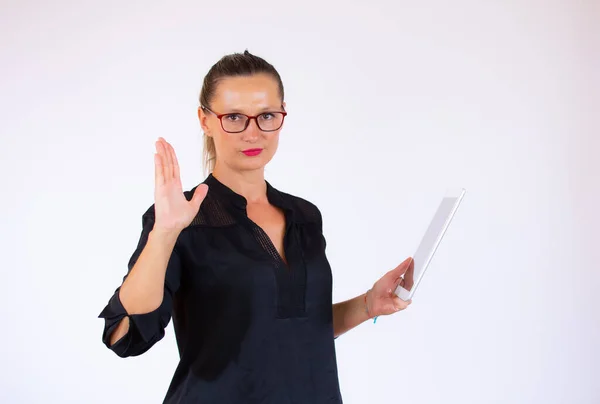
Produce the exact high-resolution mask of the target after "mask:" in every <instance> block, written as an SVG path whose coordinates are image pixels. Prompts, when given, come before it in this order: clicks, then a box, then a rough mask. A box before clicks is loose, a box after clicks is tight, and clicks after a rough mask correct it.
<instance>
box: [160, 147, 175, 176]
mask: <svg viewBox="0 0 600 404" xmlns="http://www.w3.org/2000/svg"><path fill="white" fill-rule="evenodd" d="M161 143H162V147H163V150H164V154H165V179H166V180H167V181H170V180H172V179H173V159H172V157H171V152H170V151H169V147H170V145H169V143H168V142H167V141H166V140H165V139H162V142H161Z"/></svg>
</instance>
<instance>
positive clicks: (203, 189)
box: [192, 184, 208, 209]
mask: <svg viewBox="0 0 600 404" xmlns="http://www.w3.org/2000/svg"><path fill="white" fill-rule="evenodd" d="M207 193H208V185H206V184H200V185H198V186H197V187H196V189H195V190H194V196H192V205H193V206H194V208H196V209H200V205H201V204H202V201H204V198H206V194H207Z"/></svg>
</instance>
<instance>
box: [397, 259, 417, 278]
mask: <svg viewBox="0 0 600 404" xmlns="http://www.w3.org/2000/svg"><path fill="white" fill-rule="evenodd" d="M411 265H413V259H412V257H408V258H407V259H405V260H404V261H402V263H401V264H400V265H398V266H397V267H396V269H394V275H396V276H397V277H400V276H402V275H404V274H405V273H406V270H407V269H408V268H410V266H411Z"/></svg>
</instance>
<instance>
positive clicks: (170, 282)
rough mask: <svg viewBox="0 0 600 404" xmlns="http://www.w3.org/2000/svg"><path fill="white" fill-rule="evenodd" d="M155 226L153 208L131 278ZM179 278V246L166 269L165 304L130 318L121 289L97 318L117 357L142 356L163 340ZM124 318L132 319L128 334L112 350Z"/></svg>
mask: <svg viewBox="0 0 600 404" xmlns="http://www.w3.org/2000/svg"><path fill="white" fill-rule="evenodd" d="M153 226H154V206H152V207H150V209H148V211H146V213H144V215H143V216H142V233H141V236H140V238H139V242H138V245H137V248H136V249H135V251H134V252H133V254H132V256H131V258H130V260H129V264H128V271H127V273H128V274H129V272H130V271H131V269H132V268H133V266H134V264H135V263H136V261H137V259H138V258H139V256H140V254H141V252H142V250H143V249H144V247H145V245H146V243H147V241H148V235H149V233H150V231H151V230H152V228H153ZM126 278H127V275H125V277H124V278H123V281H125V279H126ZM180 278H181V259H180V257H179V254H178V252H177V246H176V247H175V248H174V249H173V253H172V254H171V257H170V259H169V263H168V266H167V272H166V277H165V286H164V296H163V301H162V303H161V305H160V306H159V307H158V308H157V309H156V310H154V311H152V312H149V313H144V314H128V313H127V311H126V310H125V308H124V307H123V304H122V303H121V300H120V298H119V291H120V289H121V287H120V286H119V287H118V288H117V289H116V290H115V292H114V294H113V295H112V297H111V298H110V300H109V301H108V304H107V305H106V307H105V308H104V309H103V310H102V312H101V313H100V315H99V316H98V317H99V318H103V319H104V330H103V332H102V342H103V343H104V344H105V345H106V346H107V347H108V348H109V349H111V350H112V351H114V352H115V353H116V354H117V355H118V356H120V357H128V356H137V355H141V354H143V353H144V352H146V351H147V350H148V349H150V348H151V347H152V346H153V345H154V344H155V343H156V342H158V341H160V340H161V339H162V338H163V337H164V335H165V328H166V327H167V325H168V324H169V321H170V320H171V314H172V309H173V296H174V294H175V292H177V290H178V289H179V284H180ZM124 317H129V330H128V331H127V334H125V335H124V336H123V337H122V338H121V339H119V340H118V341H117V342H115V343H114V344H113V345H112V346H111V345H110V336H111V334H112V332H113V331H114V330H115V328H116V327H117V325H118V324H119V322H120V321H121V320H122V319H123V318H124Z"/></svg>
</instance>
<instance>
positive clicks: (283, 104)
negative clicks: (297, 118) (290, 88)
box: [281, 101, 285, 109]
mask: <svg viewBox="0 0 600 404" xmlns="http://www.w3.org/2000/svg"><path fill="white" fill-rule="evenodd" d="M281 106H282V107H283V109H285V101H283V102H282V103H281Z"/></svg>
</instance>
